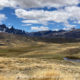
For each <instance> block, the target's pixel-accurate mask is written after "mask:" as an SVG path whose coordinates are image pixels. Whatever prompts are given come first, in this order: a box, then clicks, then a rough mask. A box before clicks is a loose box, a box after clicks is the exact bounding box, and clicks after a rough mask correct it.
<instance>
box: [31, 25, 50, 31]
mask: <svg viewBox="0 0 80 80" xmlns="http://www.w3.org/2000/svg"><path fill="white" fill-rule="evenodd" d="M31 30H34V31H45V30H49V28H48V27H44V26H41V27H31Z"/></svg>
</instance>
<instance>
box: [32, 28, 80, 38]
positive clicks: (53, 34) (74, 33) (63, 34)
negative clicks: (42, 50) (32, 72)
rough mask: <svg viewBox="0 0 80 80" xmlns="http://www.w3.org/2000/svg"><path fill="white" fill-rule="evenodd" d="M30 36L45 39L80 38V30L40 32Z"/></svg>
mask: <svg viewBox="0 0 80 80" xmlns="http://www.w3.org/2000/svg"><path fill="white" fill-rule="evenodd" d="M30 36H32V37H44V38H80V29H72V30H70V31H65V30H59V31H39V32H32V33H30Z"/></svg>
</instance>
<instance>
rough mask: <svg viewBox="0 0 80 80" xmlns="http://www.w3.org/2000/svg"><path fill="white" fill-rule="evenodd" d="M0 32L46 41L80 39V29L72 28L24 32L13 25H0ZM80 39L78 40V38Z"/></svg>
mask: <svg viewBox="0 0 80 80" xmlns="http://www.w3.org/2000/svg"><path fill="white" fill-rule="evenodd" d="M0 32H3V33H5V32H6V33H10V34H16V35H23V36H26V37H28V38H30V39H31V40H38V41H47V42H56V41H57V42H64V41H70V42H72V41H75V39H78V40H79V39H80V29H72V30H70V31H66V30H59V31H51V30H49V31H39V32H30V33H28V32H25V31H23V30H19V29H15V28H14V27H13V26H12V27H11V28H8V27H7V26H6V25H4V24H3V25H0ZM0 37H1V36H0ZM79 41H80V40H79Z"/></svg>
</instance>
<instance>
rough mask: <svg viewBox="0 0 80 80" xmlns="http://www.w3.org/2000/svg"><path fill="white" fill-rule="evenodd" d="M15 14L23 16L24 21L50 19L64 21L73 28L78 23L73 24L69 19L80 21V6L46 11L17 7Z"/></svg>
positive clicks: (35, 21) (33, 21)
mask: <svg viewBox="0 0 80 80" xmlns="http://www.w3.org/2000/svg"><path fill="white" fill-rule="evenodd" d="M15 14H16V15H17V17H18V18H23V19H24V20H23V21H22V22H23V23H41V24H44V23H48V21H54V22H57V23H63V24H64V25H65V26H67V28H68V27H69V28H72V27H74V26H76V25H71V24H69V23H68V20H73V21H76V20H77V22H78V23H79V22H80V7H78V6H68V7H65V8H64V9H58V10H56V11H44V10H31V11H27V10H24V9H16V10H15Z"/></svg>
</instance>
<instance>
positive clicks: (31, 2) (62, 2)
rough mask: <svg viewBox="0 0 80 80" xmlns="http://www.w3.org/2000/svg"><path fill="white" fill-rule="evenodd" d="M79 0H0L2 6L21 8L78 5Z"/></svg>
mask: <svg viewBox="0 0 80 80" xmlns="http://www.w3.org/2000/svg"><path fill="white" fill-rule="evenodd" d="M78 3H80V1H79V0H0V8H4V7H13V8H16V7H20V8H36V7H44V6H47V7H56V8H59V7H63V6H71V5H77V4H78Z"/></svg>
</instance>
